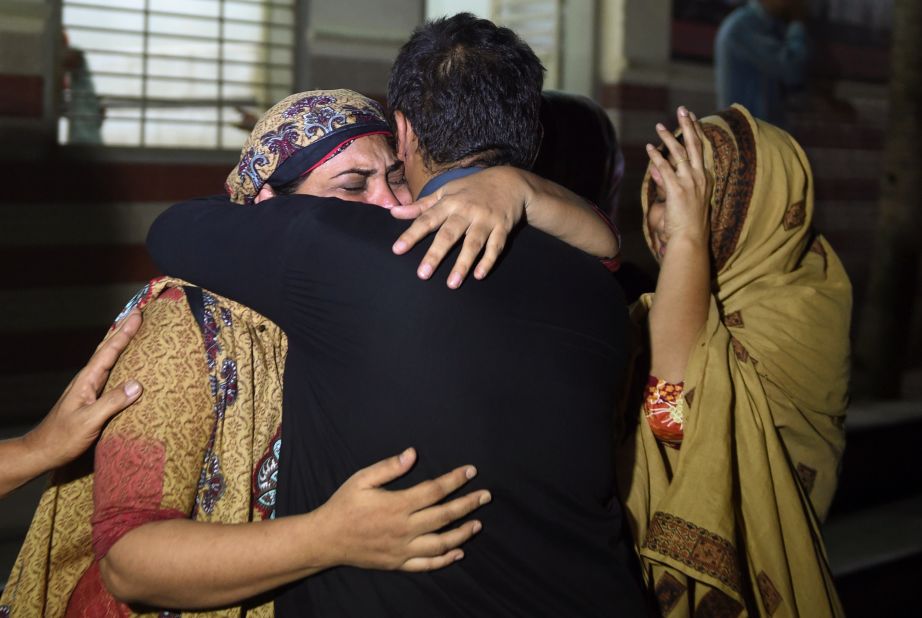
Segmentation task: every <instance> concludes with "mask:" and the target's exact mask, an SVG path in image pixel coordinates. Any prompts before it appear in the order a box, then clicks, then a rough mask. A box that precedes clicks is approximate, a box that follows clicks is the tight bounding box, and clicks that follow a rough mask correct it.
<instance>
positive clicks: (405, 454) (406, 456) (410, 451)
mask: <svg viewBox="0 0 922 618" xmlns="http://www.w3.org/2000/svg"><path fill="white" fill-rule="evenodd" d="M412 454H413V449H412V448H408V449H407V450H405V451H404V452H402V453H400V455H398V456H397V459H398V461H400V463H401V464H405V463H407V460H408V459H409V458H410V455H412Z"/></svg>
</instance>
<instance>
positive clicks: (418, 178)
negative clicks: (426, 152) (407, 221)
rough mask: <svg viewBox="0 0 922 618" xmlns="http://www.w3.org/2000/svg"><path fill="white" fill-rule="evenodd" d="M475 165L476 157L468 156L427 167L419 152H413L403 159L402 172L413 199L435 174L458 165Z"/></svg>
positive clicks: (453, 168)
mask: <svg viewBox="0 0 922 618" xmlns="http://www.w3.org/2000/svg"><path fill="white" fill-rule="evenodd" d="M476 165H477V157H476V156H470V157H465V158H464V159H461V160H460V161H455V162H454V163H449V164H447V165H440V166H437V167H434V168H429V167H427V166H426V165H425V163H423V160H422V157H421V156H419V154H414V155H413V156H412V157H410V158H409V159H407V160H406V161H404V174H405V175H406V178H407V185H408V186H409V188H410V193H412V194H413V199H414V200H415V199H418V198H419V194H420V192H421V191H422V190H423V188H424V187H425V186H426V183H428V182H429V181H430V180H432V179H433V178H435V177H436V176H438V175H440V174H444V173H445V172H448V171H451V170H455V169H458V168H459V167H472V166H476Z"/></svg>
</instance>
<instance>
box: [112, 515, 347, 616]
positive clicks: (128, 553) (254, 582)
mask: <svg viewBox="0 0 922 618" xmlns="http://www.w3.org/2000/svg"><path fill="white" fill-rule="evenodd" d="M315 524H316V522H315V518H314V517H313V514H307V515H298V516H294V517H283V518H280V519H276V520H267V521H260V522H253V523H245V524H216V523H205V522H196V521H191V520H187V519H173V520H167V521H159V522H151V523H148V524H145V525H143V526H140V527H138V528H135V529H134V530H132V531H131V532H129V533H127V534H126V535H125V536H123V537H122V538H121V539H119V541H118V542H116V543H115V545H113V547H112V549H111V550H110V551H109V553H108V554H107V555H106V557H105V558H103V559H102V561H101V563H100V569H101V573H102V576H103V580H104V581H105V583H106V586H107V587H108V588H109V591H110V592H111V593H112V594H113V595H114V596H115V597H116V598H118V599H119V600H121V601H123V602H126V603H142V604H146V605H151V606H154V607H168V608H182V609H197V608H205V607H219V606H223V605H230V604H235V603H239V602H240V601H242V600H244V599H247V598H250V597H253V596H255V595H257V594H260V593H263V592H266V591H269V590H272V589H274V588H277V587H279V586H281V585H284V584H286V583H289V582H292V581H295V580H298V579H301V578H304V577H308V576H310V575H313V574H314V573H317V572H318V571H321V570H323V569H325V568H328V567H329V566H332V564H331V563H330V560H329V558H327V557H326V551H325V550H326V548H327V546H326V543H325V538H326V536H327V535H325V534H323V533H322V531H319V530H317V529H316V525H315ZM202 556H208V559H207V560H202Z"/></svg>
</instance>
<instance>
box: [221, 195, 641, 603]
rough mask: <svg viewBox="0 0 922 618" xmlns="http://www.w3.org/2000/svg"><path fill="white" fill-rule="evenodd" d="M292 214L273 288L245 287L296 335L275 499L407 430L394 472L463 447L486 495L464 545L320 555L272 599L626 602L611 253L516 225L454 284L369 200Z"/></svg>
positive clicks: (375, 453)
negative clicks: (406, 250)
mask: <svg viewBox="0 0 922 618" xmlns="http://www.w3.org/2000/svg"><path fill="white" fill-rule="evenodd" d="M289 216H290V222H289V224H287V225H286V228H287V229H286V231H285V233H284V235H285V237H286V240H284V241H281V242H283V243H284V248H283V249H282V255H283V258H282V260H283V263H284V266H283V267H281V280H280V286H281V287H280V293H279V294H276V292H275V291H273V290H271V289H266V290H265V291H264V293H263V296H264V299H265V300H264V301H263V302H265V306H260V305H261V302H260V299H259V294H256V295H254V296H253V297H252V298H242V299H241V300H245V301H246V302H250V303H251V304H254V305H255V306H254V308H256V309H257V310H261V311H263V312H265V313H266V314H267V315H268V316H269V317H272V318H273V319H276V321H277V322H278V323H279V324H280V325H281V326H282V327H283V328H284V329H286V331H287V333H288V335H289V338H290V342H291V343H290V351H289V358H288V362H287V367H286V377H285V416H284V419H283V428H284V429H283V439H282V444H283V447H282V455H281V468H280V476H279V497H278V513H279V515H286V514H294V513H300V512H306V511H309V510H312V509H314V508H316V507H318V506H320V505H321V504H322V503H323V502H324V501H325V500H327V499H328V498H329V497H330V495H331V494H332V493H333V492H334V491H335V490H336V489H337V488H338V487H339V485H340V484H341V483H342V482H343V481H345V480H346V478H348V477H349V476H350V475H351V474H352V473H353V472H355V471H356V470H357V469H359V468H361V467H363V466H365V465H367V464H369V463H372V462H374V461H376V460H378V459H380V458H382V457H384V456H387V455H389V454H392V453H393V452H399V451H400V450H402V449H403V448H405V447H406V446H415V447H416V448H417V450H418V451H419V464H418V465H417V467H416V469H414V470H413V471H412V472H411V473H410V474H409V475H407V476H406V477H405V478H403V479H401V480H400V482H399V483H395V484H394V486H395V487H404V486H409V485H411V484H414V483H415V482H418V481H420V480H423V479H425V478H431V477H433V476H436V475H438V474H440V473H442V472H444V471H446V470H448V469H451V468H453V467H455V466H457V465H461V464H464V463H473V464H475V465H476V466H477V467H478V470H479V475H478V477H477V478H476V479H475V481H474V483H473V484H475V485H476V486H482V487H487V488H489V489H490V490H491V491H492V493H493V496H494V500H493V502H492V504H490V505H489V506H487V507H485V508H484V509H483V511H482V512H480V513H478V517H480V518H481V519H482V520H483V522H484V529H483V531H482V532H481V533H480V534H479V535H478V536H477V537H476V538H475V539H474V540H473V541H471V542H470V543H468V544H467V545H466V552H465V553H466V556H465V558H464V560H462V561H461V562H459V563H457V564H455V565H452V566H450V567H448V568H446V569H444V570H442V571H437V572H433V573H429V574H404V573H386V572H379V571H363V570H359V569H352V568H345V567H343V568H337V569H331V570H329V571H326V572H323V573H321V574H319V575H316V576H314V577H312V578H310V579H308V580H305V581H303V582H301V583H300V584H297V585H295V586H292V587H290V588H289V589H288V590H287V591H286V592H285V593H284V594H283V596H282V597H281V598H280V599H279V600H278V601H277V605H276V607H277V612H278V614H279V615H280V616H295V615H316V616H362V617H367V616H494V615H510V616H514V615H522V616H541V615H546V616H563V615H567V616H575V615H578V616H596V615H599V616H604V615H613V614H615V613H620V614H623V615H639V614H641V613H642V607H641V599H640V593H639V589H638V586H637V582H636V581H635V579H634V577H633V576H632V574H631V573H630V570H629V567H628V562H629V558H628V553H627V549H626V546H625V544H624V543H622V521H621V512H620V508H619V507H618V506H617V504H616V503H615V502H614V500H613V494H614V481H613V475H612V464H611V462H612V434H613V431H612V418H613V413H614V408H615V401H616V396H617V393H616V388H615V383H616V381H617V376H618V374H619V372H620V370H621V369H622V368H623V363H624V361H625V334H624V326H625V322H626V311H625V306H624V302H623V299H622V297H621V293H620V290H619V289H618V288H617V286H616V284H614V283H613V282H612V280H611V278H610V276H609V275H608V274H607V273H606V271H605V270H604V269H603V268H602V267H601V266H600V265H599V264H598V263H596V262H595V260H593V259H592V258H590V257H588V256H586V255H585V254H582V253H580V252H578V251H576V250H574V249H571V248H569V247H566V246H565V245H563V244H562V243H560V242H559V241H557V240H555V239H552V238H550V237H548V236H546V235H544V234H542V233H540V232H536V231H534V230H532V229H529V228H525V229H523V230H521V231H520V233H519V234H518V237H517V238H516V239H515V241H514V243H513V249H512V250H511V251H510V252H508V254H507V255H506V256H505V257H504V259H503V261H502V263H501V264H500V265H499V267H498V268H497V270H496V271H495V272H494V273H493V274H491V275H490V277H488V278H487V279H486V280H484V281H482V282H476V281H472V282H469V283H468V284H466V285H465V286H464V287H463V288H461V289H460V290H457V291H452V290H448V289H447V288H445V287H444V286H442V285H439V284H436V283H434V282H431V283H421V282H419V281H418V280H417V279H416V277H415V273H414V266H415V264H416V263H418V258H419V257H420V256H421V252H422V249H420V250H418V251H417V252H415V253H412V254H411V255H409V256H403V257H400V258H397V257H395V256H393V255H391V253H390V243H391V240H392V239H393V238H394V237H396V235H397V233H398V232H399V230H400V229H402V227H403V225H402V224H400V223H399V222H395V221H393V220H392V219H391V218H390V217H389V216H388V215H387V213H386V212H384V211H380V210H376V209H372V208H370V207H365V206H356V205H352V204H341V203H338V202H335V201H326V202H319V201H317V203H313V204H311V205H309V206H305V207H304V208H303V211H302V212H301V213H299V214H297V215H289ZM254 227H255V226H254ZM257 242H258V241H257ZM244 251H245V249H244ZM251 257H252V256H251ZM264 266H265V265H264ZM264 274H266V273H264ZM254 276H255V275H254ZM241 278H242V280H246V279H248V278H249V276H248V275H247V274H246V273H238V280H239V279H241ZM267 278H269V277H267ZM208 283H211V282H208ZM217 283H220V282H217ZM272 285H274V284H272ZM212 287H214V286H212ZM218 288H219V289H218V291H220V292H228V290H225V289H221V286H218ZM230 291H231V292H233V290H230ZM275 297H277V300H276V299H275Z"/></svg>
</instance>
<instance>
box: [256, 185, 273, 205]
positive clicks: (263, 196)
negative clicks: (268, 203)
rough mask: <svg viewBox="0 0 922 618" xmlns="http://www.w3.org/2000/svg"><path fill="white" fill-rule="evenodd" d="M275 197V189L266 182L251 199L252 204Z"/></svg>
mask: <svg viewBox="0 0 922 618" xmlns="http://www.w3.org/2000/svg"><path fill="white" fill-rule="evenodd" d="M273 197H275V189H273V188H272V187H270V186H269V185H268V183H267V184H264V185H263V188H262V189H260V190H259V193H257V194H256V199H254V200H253V203H254V204H259V203H260V202H261V201H263V200H268V199H271V198H273Z"/></svg>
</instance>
